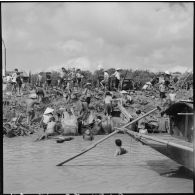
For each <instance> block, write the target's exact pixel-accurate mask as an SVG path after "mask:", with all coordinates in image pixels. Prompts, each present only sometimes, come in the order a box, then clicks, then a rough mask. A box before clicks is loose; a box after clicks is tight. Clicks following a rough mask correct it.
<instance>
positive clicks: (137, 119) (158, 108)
mask: <svg viewBox="0 0 195 195" xmlns="http://www.w3.org/2000/svg"><path fill="white" fill-rule="evenodd" d="M156 110H159V111H160V110H161V108H160V107H159V106H157V108H154V109H153V110H151V111H149V112H147V113H146V114H144V115H142V116H140V117H138V118H136V119H135V120H133V121H131V122H129V123H127V124H126V125H124V126H123V127H122V128H126V127H128V126H129V125H132V124H133V123H135V122H137V121H139V120H140V119H142V118H144V117H145V116H147V115H149V114H151V113H152V112H154V111H156Z"/></svg>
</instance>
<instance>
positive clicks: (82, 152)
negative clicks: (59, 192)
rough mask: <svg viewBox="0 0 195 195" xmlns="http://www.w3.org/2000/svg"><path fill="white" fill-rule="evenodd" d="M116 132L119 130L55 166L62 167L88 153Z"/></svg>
mask: <svg viewBox="0 0 195 195" xmlns="http://www.w3.org/2000/svg"><path fill="white" fill-rule="evenodd" d="M118 132H119V130H116V131H114V132H112V133H110V134H109V135H107V136H106V137H103V138H102V139H100V140H98V141H97V142H95V143H94V144H92V145H91V146H89V147H88V148H86V149H85V150H83V151H81V152H80V153H78V154H76V155H74V156H72V157H70V158H68V159H67V160H65V161H63V162H61V163H59V164H57V165H56V166H62V165H63V164H65V163H67V162H69V161H71V160H73V159H75V158H76V157H78V156H81V155H82V154H84V153H86V152H88V151H89V150H91V149H92V148H94V147H96V145H98V144H99V143H101V142H103V141H104V140H106V139H108V138H109V137H111V136H113V135H115V134H116V133H118Z"/></svg>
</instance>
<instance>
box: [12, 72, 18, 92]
mask: <svg viewBox="0 0 195 195" xmlns="http://www.w3.org/2000/svg"><path fill="white" fill-rule="evenodd" d="M14 71H15V72H14V73H13V74H12V94H13V92H15V93H16V92H17V81H16V79H17V73H18V69H17V68H16V69H15V70H14Z"/></svg>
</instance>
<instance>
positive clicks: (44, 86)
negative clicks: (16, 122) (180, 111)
mask: <svg viewBox="0 0 195 195" xmlns="http://www.w3.org/2000/svg"><path fill="white" fill-rule="evenodd" d="M83 78H84V76H83V75H82V71H81V70H80V69H77V70H76V69H75V68H72V69H70V70H66V69H65V68H64V67H62V68H61V70H60V72H59V77H58V78H57V88H58V89H59V90H60V91H61V92H62V94H63V97H64V98H65V100H66V101H65V103H66V104H68V103H69V102H70V100H71V97H72V95H74V92H75V91H78V90H80V93H81V96H80V98H79V102H80V105H81V106H80V110H79V115H78V117H77V119H78V133H79V134H82V132H81V127H82V125H84V124H85V122H86V121H87V118H88V117H89V113H90V103H91V98H92V96H94V93H93V86H92V83H90V82H87V81H86V82H85V83H84V82H82V79H83ZM111 78H114V79H113V80H114V91H117V92H119V94H120V98H119V99H120V103H121V105H122V106H128V105H130V104H131V103H132V101H133V100H132V97H131V94H130V91H129V92H128V91H125V90H122V87H121V82H122V78H121V69H120V68H117V69H116V70H115V72H114V73H113V74H110V75H109V73H108V71H106V70H104V78H103V80H101V81H100V80H99V84H100V85H99V87H100V88H101V90H103V91H104V96H103V98H104V99H103V102H104V114H105V116H106V117H108V118H111V117H112V116H111V113H112V111H113V101H114V99H115V98H113V90H111V89H110V80H111ZM6 79H7V82H8V83H10V84H11V85H12V89H11V91H12V94H16V93H18V94H20V95H21V87H22V84H23V78H22V76H21V75H20V72H19V71H18V69H15V70H14V73H13V74H12V75H11V76H10V75H7V77H6ZM156 81H157V79H156V78H154V79H152V80H151V81H150V82H147V83H146V84H145V85H144V86H143V90H144V91H145V90H147V88H149V86H154V84H156V83H158V90H159V97H160V101H161V105H162V106H163V104H164V103H166V102H167V101H168V103H169V105H170V104H173V103H174V102H175V97H176V90H175V89H174V88H173V87H170V73H169V72H165V73H164V74H163V76H161V77H159V78H158V81H157V82H156ZM52 88H53V87H52V76H51V73H50V72H46V78H45V79H44V78H43V73H39V74H38V77H37V79H36V84H35V88H34V89H35V93H34V94H30V96H29V98H28V99H27V101H26V105H27V110H26V114H27V124H28V125H29V126H30V125H31V123H32V119H33V117H34V116H35V109H34V107H35V105H39V104H40V103H41V102H42V101H43V98H44V97H45V96H46V91H48V89H52ZM167 92H168V94H167ZM167 96H168V98H167ZM140 113H141V111H140ZM140 113H139V111H138V112H137V113H136V114H137V116H138V117H139V115H140ZM48 114H49V116H50V117H49V120H48V116H47V115H48ZM45 116H47V117H46V118H47V120H46V119H44V120H43V123H44V125H43V126H44V130H45V132H47V133H48V134H50V133H51V131H50V130H48V131H47V128H45V127H48V128H49V129H51V126H50V125H49V126H48V124H49V122H52V124H54V117H53V115H52V112H49V113H46V114H44V117H45ZM44 117H43V118H44ZM57 118H58V120H57V121H59V120H60V114H59V113H58V116H57ZM45 121H46V122H45ZM138 131H139V132H140V133H147V129H145V124H144V122H143V121H141V120H140V122H139V124H138ZM84 137H85V138H86V137H90V134H89V133H88V132H86V135H85V136H84ZM90 139H92V138H90Z"/></svg>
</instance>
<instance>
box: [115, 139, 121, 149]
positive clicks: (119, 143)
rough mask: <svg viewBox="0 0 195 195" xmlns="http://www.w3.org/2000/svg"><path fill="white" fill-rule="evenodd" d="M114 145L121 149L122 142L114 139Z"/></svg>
mask: <svg viewBox="0 0 195 195" xmlns="http://www.w3.org/2000/svg"><path fill="white" fill-rule="evenodd" d="M115 144H116V146H118V147H121V146H122V141H121V140H120V139H116V140H115Z"/></svg>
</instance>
